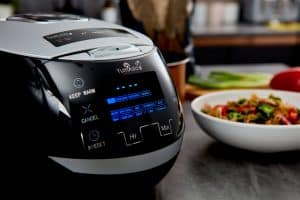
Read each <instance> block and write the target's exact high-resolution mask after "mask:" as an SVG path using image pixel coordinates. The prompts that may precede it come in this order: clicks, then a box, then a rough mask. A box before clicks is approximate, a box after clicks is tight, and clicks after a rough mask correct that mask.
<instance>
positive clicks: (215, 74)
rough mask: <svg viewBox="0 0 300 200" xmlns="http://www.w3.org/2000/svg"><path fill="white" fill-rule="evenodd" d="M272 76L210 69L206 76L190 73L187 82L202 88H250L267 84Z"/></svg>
mask: <svg viewBox="0 0 300 200" xmlns="http://www.w3.org/2000/svg"><path fill="white" fill-rule="evenodd" d="M271 78H272V75H271V74H267V73H249V74H248V73H247V74H246V73H233V72H225V71H212V72H210V74H209V75H208V77H207V78H202V77H200V76H198V75H191V76H190V77H189V79H188V82H189V83H191V84H193V85H197V86H199V87H202V88H209V89H226V88H251V87H264V86H268V84H269V82H270V80H271Z"/></svg>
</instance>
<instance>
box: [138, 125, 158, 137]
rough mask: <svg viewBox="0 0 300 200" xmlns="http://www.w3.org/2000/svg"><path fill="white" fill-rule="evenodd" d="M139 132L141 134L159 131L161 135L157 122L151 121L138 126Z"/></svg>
mask: <svg viewBox="0 0 300 200" xmlns="http://www.w3.org/2000/svg"><path fill="white" fill-rule="evenodd" d="M140 132H141V133H142V134H153V133H159V135H161V133H160V129H159V123H158V122H155V123H152V124H147V125H144V126H140Z"/></svg>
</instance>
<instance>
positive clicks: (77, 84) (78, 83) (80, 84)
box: [73, 77, 84, 89]
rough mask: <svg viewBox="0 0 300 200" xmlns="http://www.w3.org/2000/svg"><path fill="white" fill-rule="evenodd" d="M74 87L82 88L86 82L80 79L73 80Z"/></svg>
mask: <svg viewBox="0 0 300 200" xmlns="http://www.w3.org/2000/svg"><path fill="white" fill-rule="evenodd" d="M73 86H74V87H75V88H77V89H79V88H82V87H83V86H84V80H83V79H82V78H80V77H78V78H75V79H74V80H73Z"/></svg>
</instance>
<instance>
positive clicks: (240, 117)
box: [227, 112, 244, 121]
mask: <svg viewBox="0 0 300 200" xmlns="http://www.w3.org/2000/svg"><path fill="white" fill-rule="evenodd" d="M227 118H228V119H230V120H233V121H242V120H243V119H244V117H243V115H242V114H241V113H238V112H230V113H228V114H227Z"/></svg>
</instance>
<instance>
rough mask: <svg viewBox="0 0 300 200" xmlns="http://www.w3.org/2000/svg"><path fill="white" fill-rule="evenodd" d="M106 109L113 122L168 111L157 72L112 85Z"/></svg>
mask: <svg viewBox="0 0 300 200" xmlns="http://www.w3.org/2000/svg"><path fill="white" fill-rule="evenodd" d="M110 91H111V92H110V94H107V96H106V98H105V99H104V101H105V104H106V105H105V107H106V109H107V114H108V116H109V118H110V120H111V122H114V123H115V122H123V121H126V120H130V119H134V118H138V117H143V116H147V115H149V114H152V113H157V112H159V111H163V110H166V109H167V102H166V100H165V98H164V95H163V93H162V90H161V87H160V84H159V81H158V79H157V76H156V73H155V72H146V73H142V74H134V75H128V76H124V77H122V78H118V79H117V80H115V81H114V82H112V84H111V88H110Z"/></svg>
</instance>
